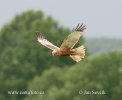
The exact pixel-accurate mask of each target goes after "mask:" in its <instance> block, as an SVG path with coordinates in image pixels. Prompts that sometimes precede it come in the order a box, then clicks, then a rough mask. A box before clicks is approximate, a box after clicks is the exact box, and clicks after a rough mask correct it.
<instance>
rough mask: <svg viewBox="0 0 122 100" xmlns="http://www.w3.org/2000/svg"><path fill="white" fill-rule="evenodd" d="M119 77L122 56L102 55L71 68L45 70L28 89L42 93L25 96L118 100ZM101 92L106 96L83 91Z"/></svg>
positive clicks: (42, 99)
mask: <svg viewBox="0 0 122 100" xmlns="http://www.w3.org/2000/svg"><path fill="white" fill-rule="evenodd" d="M121 77H122V53H119V52H112V53H109V54H101V55H100V56H97V57H93V58H91V57H89V59H87V60H86V61H84V62H83V63H78V64H77V65H75V66H72V67H70V68H63V69H61V68H51V69H48V70H47V71H45V72H44V73H43V75H42V76H41V77H39V76H37V77H35V79H34V80H33V81H32V82H30V83H29V87H28V90H38V91H40V90H41V91H45V94H42V95H40V94H39V95H28V97H26V99H25V100H30V99H36V100H121V99H122V95H121V93H122V79H121ZM102 90H104V91H105V93H106V94H104V92H103V94H85V91H90V92H92V91H94V93H95V92H96V93H97V91H99V93H102V92H101V91H102ZM81 92H83V94H81ZM92 93H93V92H92Z"/></svg>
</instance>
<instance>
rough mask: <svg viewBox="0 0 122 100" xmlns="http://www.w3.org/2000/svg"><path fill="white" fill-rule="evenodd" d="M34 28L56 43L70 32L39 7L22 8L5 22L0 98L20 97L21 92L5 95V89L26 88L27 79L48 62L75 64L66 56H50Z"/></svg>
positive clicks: (0, 37)
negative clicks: (34, 8) (34, 9)
mask: <svg viewBox="0 0 122 100" xmlns="http://www.w3.org/2000/svg"><path fill="white" fill-rule="evenodd" d="M35 31H40V32H42V33H44V35H45V37H47V39H49V40H50V41H52V42H53V43H54V44H56V45H57V46H59V45H60V44H61V41H62V40H63V39H64V37H65V36H66V35H68V34H69V33H70V30H69V29H68V28H64V27H62V26H60V25H59V24H58V22H57V21H55V20H54V19H53V18H52V17H51V16H47V17H45V16H44V14H43V13H42V12H41V11H27V12H24V13H22V14H21V15H17V16H16V17H15V18H14V19H13V20H12V21H11V22H10V23H8V24H6V25H5V26H4V27H3V28H2V29H1V30H0V67H1V68H0V73H1V74H0V88H1V89H0V94H1V95H0V98H3V97H5V99H9V100H14V99H22V98H23V97H24V96H25V95H7V91H9V90H26V87H27V84H28V82H29V80H31V79H32V78H33V77H34V76H35V75H38V74H41V73H42V72H43V70H44V69H46V68H49V67H51V66H59V67H63V66H65V65H72V64H75V62H73V61H72V60H71V59H70V58H68V57H67V58H66V57H52V56H51V52H50V51H49V50H48V49H47V48H44V47H43V46H41V45H40V44H39V43H37V42H36V37H35ZM81 41H83V39H81ZM81 41H80V42H81Z"/></svg>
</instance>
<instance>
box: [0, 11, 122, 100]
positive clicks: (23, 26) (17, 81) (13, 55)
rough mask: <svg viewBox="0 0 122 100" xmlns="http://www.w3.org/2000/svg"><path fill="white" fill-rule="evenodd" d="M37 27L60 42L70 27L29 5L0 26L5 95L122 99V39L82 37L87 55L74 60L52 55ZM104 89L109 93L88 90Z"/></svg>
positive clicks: (38, 99)
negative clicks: (40, 41)
mask: <svg viewBox="0 0 122 100" xmlns="http://www.w3.org/2000/svg"><path fill="white" fill-rule="evenodd" d="M35 31H40V32H42V33H43V34H44V35H45V37H46V38H47V39H48V40H49V41H51V42H53V43H54V44H56V45H57V46H60V44H61V43H62V40H63V39H64V38H65V37H66V36H67V35H68V34H69V33H70V32H71V30H70V29H69V28H67V27H64V26H61V25H59V22H58V21H56V20H55V19H54V18H52V17H51V16H45V15H44V13H43V12H42V11H32V10H29V11H25V12H23V13H21V14H18V15H16V16H15V17H14V18H13V19H12V20H11V21H10V22H9V23H7V24H5V25H4V26H3V27H2V28H1V29H0V100H122V44H121V43H122V40H121V39H107V38H96V39H95V38H92V39H89V38H87V39H85V38H83V37H82V38H81V39H80V41H79V43H78V44H77V46H79V45H80V44H84V45H85V46H86V48H87V51H86V53H87V55H86V57H85V58H84V59H83V60H82V61H80V62H79V63H75V62H74V61H72V60H71V59H70V58H69V57H53V56H52V55H51V52H50V50H49V49H47V48H45V47H43V46H41V45H40V44H39V43H37V41H36V36H35ZM84 34H85V33H84ZM101 90H104V91H105V93H106V94H86V93H85V91H89V92H93V91H96V92H98V93H100V91H101ZM15 91H19V93H20V92H23V94H17V93H15ZM24 91H27V92H28V94H27V93H25V94H24ZM29 91H42V92H43V93H42V94H29ZM80 91H83V93H82V94H81V93H80Z"/></svg>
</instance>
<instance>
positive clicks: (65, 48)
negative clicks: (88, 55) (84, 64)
mask: <svg viewBox="0 0 122 100" xmlns="http://www.w3.org/2000/svg"><path fill="white" fill-rule="evenodd" d="M85 29H86V26H85V25H83V24H81V25H79V24H78V25H77V27H76V28H73V31H72V32H71V34H69V35H68V36H67V37H66V38H65V39H64V41H63V43H62V44H61V46H60V48H59V47H57V46H55V45H54V44H52V43H51V42H49V41H48V40H47V39H45V37H44V36H43V35H42V34H41V33H40V32H36V36H37V41H38V42H39V43H41V44H42V45H43V46H45V47H47V48H49V49H51V50H52V55H53V56H69V57H71V58H72V59H73V60H74V61H76V62H79V61H80V60H81V59H83V58H84V56H85V48H84V46H83V45H81V46H79V47H77V48H73V47H74V46H75V44H76V43H77V42H78V41H79V39H80V37H81V36H82V34H83V31H84V30H85Z"/></svg>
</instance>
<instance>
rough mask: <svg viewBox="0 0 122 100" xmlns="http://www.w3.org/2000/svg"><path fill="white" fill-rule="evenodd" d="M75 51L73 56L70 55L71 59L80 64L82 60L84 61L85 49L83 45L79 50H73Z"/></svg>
mask: <svg viewBox="0 0 122 100" xmlns="http://www.w3.org/2000/svg"><path fill="white" fill-rule="evenodd" d="M72 50H73V51H74V53H73V54H71V55H70V57H71V58H72V59H73V60H74V61H76V62H79V61H80V60H82V59H83V58H84V56H85V47H84V46H83V45H82V46H80V47H78V48H74V49H72Z"/></svg>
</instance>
